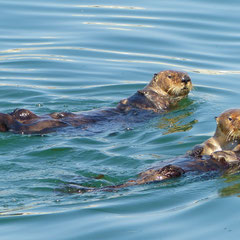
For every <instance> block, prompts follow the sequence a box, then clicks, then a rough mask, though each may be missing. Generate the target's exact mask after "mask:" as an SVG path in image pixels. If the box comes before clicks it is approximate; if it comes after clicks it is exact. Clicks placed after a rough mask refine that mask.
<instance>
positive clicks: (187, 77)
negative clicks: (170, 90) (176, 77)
mask: <svg viewBox="0 0 240 240" xmlns="http://www.w3.org/2000/svg"><path fill="white" fill-rule="evenodd" d="M190 81H191V79H190V77H189V76H188V75H184V76H183V77H182V82H183V83H186V84H187V83H188V82H190Z"/></svg>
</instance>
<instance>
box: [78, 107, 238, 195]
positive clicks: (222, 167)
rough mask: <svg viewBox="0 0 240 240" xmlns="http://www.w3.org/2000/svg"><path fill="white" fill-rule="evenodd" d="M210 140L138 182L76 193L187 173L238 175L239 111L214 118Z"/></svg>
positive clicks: (233, 110)
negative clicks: (213, 132) (228, 173)
mask: <svg viewBox="0 0 240 240" xmlns="http://www.w3.org/2000/svg"><path fill="white" fill-rule="evenodd" d="M216 121H217V128H216V131H215V134H214V136H213V137H211V138H209V139H208V140H206V141H205V142H204V143H202V144H200V145H197V146H196V147H194V148H193V150H191V151H189V152H187V154H186V155H185V156H181V157H178V158H175V159H173V160H172V161H171V163H170V164H168V165H165V166H162V167H154V168H150V169H148V170H146V171H143V172H142V173H140V174H139V176H138V177H137V179H135V180H130V181H128V182H126V183H123V184H120V185H115V186H106V187H102V188H98V189H97V188H81V187H80V188H79V189H78V190H77V191H78V192H91V191H100V190H103V191H111V190H114V189H120V188H123V187H129V186H134V185H141V184H147V183H152V182H159V181H163V180H167V179H172V178H177V177H180V176H183V175H185V174H187V173H190V172H196V173H203V172H209V171H217V172H219V173H220V172H222V173H223V172H237V171H239V170H240V109H230V110H227V111H225V112H223V113H222V114H221V115H220V116H219V117H217V118H216Z"/></svg>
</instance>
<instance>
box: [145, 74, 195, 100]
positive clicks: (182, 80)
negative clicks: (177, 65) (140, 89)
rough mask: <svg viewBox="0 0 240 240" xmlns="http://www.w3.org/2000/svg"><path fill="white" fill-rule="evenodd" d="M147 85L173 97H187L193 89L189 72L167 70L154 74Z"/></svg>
mask: <svg viewBox="0 0 240 240" xmlns="http://www.w3.org/2000/svg"><path fill="white" fill-rule="evenodd" d="M147 87H150V88H151V89H153V90H154V91H156V92H158V93H160V94H165V95H169V96H171V97H185V96H187V95H188V93H189V92H190V90H191V89H192V82H191V78H190V77H189V76H188V74H187V73H184V72H178V71H172V70H167V71H162V72H159V73H157V74H154V77H153V79H152V81H151V82H150V84H149V85H148V86H147Z"/></svg>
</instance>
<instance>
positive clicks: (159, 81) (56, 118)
mask: <svg viewBox="0 0 240 240" xmlns="http://www.w3.org/2000/svg"><path fill="white" fill-rule="evenodd" d="M191 89H192V82H191V79H190V77H189V76H188V75H187V74H186V73H183V72H177V71H171V70H168V71H162V72H159V73H158V74H155V75H154V77H153V79H152V80H151V82H150V83H149V84H148V85H147V86H146V87H145V88H144V89H143V90H140V91H137V92H136V93H135V94H134V95H133V96H131V97H129V98H127V99H123V100H121V101H120V102H119V104H118V105H117V107H116V108H109V109H105V110H100V109H99V110H95V111H89V112H87V113H76V114H74V113H68V112H59V113H52V114H46V115H43V116H38V115H36V114H34V113H33V112H31V111H29V110H27V109H16V110H15V111H13V112H12V113H9V114H4V113H0V131H2V132H5V131H9V130H10V131H13V132H15V133H23V134H29V133H47V132H51V131H55V130H56V129H58V128H62V127H67V126H73V127H78V126H81V125H84V124H93V123H96V122H99V121H105V120H110V119H111V118H114V117H115V118H117V117H119V116H122V115H124V114H128V113H131V112H132V111H133V112H138V111H140V110H141V111H142V110H144V111H149V112H153V113H162V112H164V111H166V110H169V109H170V108H171V107H173V106H176V105H177V103H178V102H179V101H180V100H181V99H183V98H185V97H186V96H187V95H188V93H189V91H190V90H191Z"/></svg>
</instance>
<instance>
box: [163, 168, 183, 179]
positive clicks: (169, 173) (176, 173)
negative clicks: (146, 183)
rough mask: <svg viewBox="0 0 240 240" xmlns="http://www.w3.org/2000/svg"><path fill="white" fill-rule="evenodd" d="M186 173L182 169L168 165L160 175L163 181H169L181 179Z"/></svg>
mask: <svg viewBox="0 0 240 240" xmlns="http://www.w3.org/2000/svg"><path fill="white" fill-rule="evenodd" d="M184 173H185V171H184V170H183V169H182V168H180V167H177V166H174V165H167V166H165V167H163V168H162V169H161V170H160V173H159V174H160V175H161V176H162V177H163V179H168V178H176V177H180V176H181V175H182V174H184Z"/></svg>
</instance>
